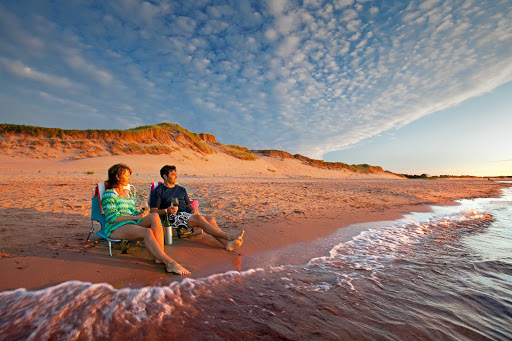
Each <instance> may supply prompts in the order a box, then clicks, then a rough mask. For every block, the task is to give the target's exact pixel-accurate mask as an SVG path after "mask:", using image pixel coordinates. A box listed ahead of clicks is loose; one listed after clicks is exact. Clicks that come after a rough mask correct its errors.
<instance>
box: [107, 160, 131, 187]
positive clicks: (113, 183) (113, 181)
mask: <svg viewBox="0 0 512 341" xmlns="http://www.w3.org/2000/svg"><path fill="white" fill-rule="evenodd" d="M125 170H127V171H129V172H130V174H132V169H131V168H130V167H128V166H127V165H125V164H124V163H118V164H116V165H113V166H112V167H110V168H109V169H108V180H107V181H105V185H106V187H107V189H110V188H114V187H117V185H118V184H119V179H118V177H121V174H123V172H124V171H125Z"/></svg>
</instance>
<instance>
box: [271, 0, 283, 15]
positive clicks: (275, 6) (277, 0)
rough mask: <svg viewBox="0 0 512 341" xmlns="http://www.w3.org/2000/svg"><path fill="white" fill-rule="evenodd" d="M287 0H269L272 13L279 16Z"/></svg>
mask: <svg viewBox="0 0 512 341" xmlns="http://www.w3.org/2000/svg"><path fill="white" fill-rule="evenodd" d="M287 3H288V1H287V0H267V6H268V9H269V11H270V13H271V14H272V15H274V16H279V15H281V13H283V11H284V10H285V8H286V6H287Z"/></svg>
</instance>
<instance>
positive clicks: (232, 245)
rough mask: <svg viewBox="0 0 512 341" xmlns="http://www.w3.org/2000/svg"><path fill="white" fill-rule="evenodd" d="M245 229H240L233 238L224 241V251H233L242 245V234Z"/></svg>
mask: <svg viewBox="0 0 512 341" xmlns="http://www.w3.org/2000/svg"><path fill="white" fill-rule="evenodd" d="M244 233H245V231H244V230H242V233H240V235H239V236H238V238H237V239H235V240H230V241H228V242H227V243H226V251H233V250H236V249H238V248H239V247H240V246H242V243H243V242H244V240H243V236H244Z"/></svg>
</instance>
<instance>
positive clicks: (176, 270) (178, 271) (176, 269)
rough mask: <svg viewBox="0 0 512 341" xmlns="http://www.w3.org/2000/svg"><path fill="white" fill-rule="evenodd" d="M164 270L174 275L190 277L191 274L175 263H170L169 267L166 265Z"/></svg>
mask: <svg viewBox="0 0 512 341" xmlns="http://www.w3.org/2000/svg"><path fill="white" fill-rule="evenodd" d="M166 270H167V272H169V273H175V274H178V275H190V274H191V272H190V271H188V270H187V269H185V268H184V267H182V266H181V265H179V264H178V263H176V262H174V263H170V264H169V265H167V266H166Z"/></svg>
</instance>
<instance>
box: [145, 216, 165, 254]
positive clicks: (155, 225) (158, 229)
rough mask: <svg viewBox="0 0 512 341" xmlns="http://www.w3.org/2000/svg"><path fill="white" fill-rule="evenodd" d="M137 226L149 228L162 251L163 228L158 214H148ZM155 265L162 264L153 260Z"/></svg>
mask: <svg viewBox="0 0 512 341" xmlns="http://www.w3.org/2000/svg"><path fill="white" fill-rule="evenodd" d="M139 226H143V227H147V228H150V229H151V230H152V231H153V234H154V235H155V238H156V240H157V241H158V244H159V245H160V247H161V248H162V250H163V249H164V228H163V227H162V221H161V220H160V216H159V215H158V213H150V214H148V215H147V216H145V217H144V218H142V220H141V221H140V222H139ZM155 263H157V264H161V263H162V262H161V261H160V260H159V259H157V258H155Z"/></svg>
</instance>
